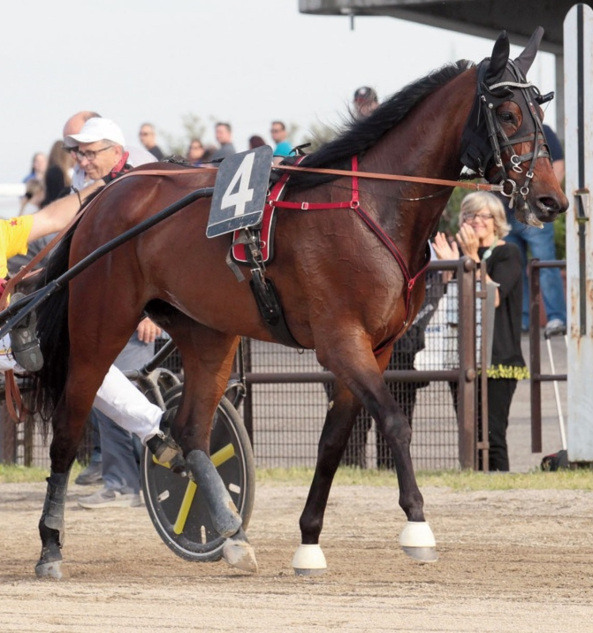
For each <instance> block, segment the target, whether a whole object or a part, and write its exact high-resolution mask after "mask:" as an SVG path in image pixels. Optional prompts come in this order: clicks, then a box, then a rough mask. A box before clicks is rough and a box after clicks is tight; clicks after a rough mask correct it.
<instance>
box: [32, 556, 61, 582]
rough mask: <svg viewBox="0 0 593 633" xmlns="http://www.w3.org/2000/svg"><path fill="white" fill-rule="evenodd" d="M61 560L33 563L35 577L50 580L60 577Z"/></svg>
mask: <svg viewBox="0 0 593 633" xmlns="http://www.w3.org/2000/svg"><path fill="white" fill-rule="evenodd" d="M61 567H62V561H61V560H55V561H52V562H51V563H42V562H39V563H37V565H35V575H36V576H37V578H49V579H50V580H60V579H61V578H62V570H61Z"/></svg>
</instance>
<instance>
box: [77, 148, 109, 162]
mask: <svg viewBox="0 0 593 633" xmlns="http://www.w3.org/2000/svg"><path fill="white" fill-rule="evenodd" d="M112 147H113V145H108V146H107V147H102V148H101V149H97V150H92V149H88V150H87V151H86V152H81V151H80V150H79V149H76V150H75V151H74V155H75V156H76V158H77V159H78V160H82V159H83V158H86V159H87V160H88V161H93V160H95V158H97V154H99V153H100V152H104V151H105V150H107V149H111V148H112Z"/></svg>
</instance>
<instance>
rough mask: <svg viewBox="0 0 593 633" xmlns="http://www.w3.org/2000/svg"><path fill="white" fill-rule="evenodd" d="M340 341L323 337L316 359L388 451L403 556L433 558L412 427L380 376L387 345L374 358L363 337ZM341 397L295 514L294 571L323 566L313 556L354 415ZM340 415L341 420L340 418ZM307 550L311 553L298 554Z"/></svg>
mask: <svg viewBox="0 0 593 633" xmlns="http://www.w3.org/2000/svg"><path fill="white" fill-rule="evenodd" d="M342 340H348V341H349V343H350V347H349V348H348V349H344V348H341V345H340V341H339V340H334V341H329V340H328V343H329V344H328V346H327V347H326V348H325V350H326V351H327V355H324V353H323V350H320V349H319V348H318V349H317V354H318V358H319V360H320V362H321V363H322V364H323V365H325V366H326V367H329V368H330V369H332V371H333V372H334V374H336V376H338V377H339V378H340V379H341V380H343V381H344V383H345V384H346V386H347V387H348V388H349V389H350V390H351V391H352V393H353V394H354V395H355V396H356V397H357V398H358V399H359V400H360V401H361V402H362V403H363V404H364V406H365V408H366V409H367V411H368V412H369V413H370V414H371V415H372V416H373V418H374V419H375V421H376V423H377V427H378V429H379V431H380V432H381V433H383V435H384V436H385V439H386V441H387V443H388V444H389V446H390V448H391V450H392V452H393V456H394V461H395V465H396V472H397V477H398V482H399V490H400V496H399V505H400V507H401V508H402V509H403V511H404V512H405V514H406V517H407V519H408V522H407V524H406V526H405V528H404V530H403V531H402V533H401V535H400V545H401V547H402V548H403V550H404V552H405V553H406V554H408V555H410V556H412V557H413V558H415V559H417V560H421V561H434V560H436V544H435V539H434V535H433V533H432V530H431V529H430V526H429V525H428V523H426V521H425V518H424V500H423V498H422V494H421V493H420V490H419V488H418V484H417V482H416V477H415V475H414V468H413V465H412V457H411V454H410V442H411V437H412V429H411V426H410V424H409V422H408V420H407V418H406V416H405V415H404V414H403V412H402V411H401V409H400V408H399V407H398V405H397V404H396V403H395V401H394V399H393V396H392V395H391V394H390V393H389V389H388V388H387V386H386V384H385V381H384V380H383V370H384V369H385V367H386V366H387V363H388V360H389V355H390V354H391V349H389V350H385V351H384V352H383V354H382V355H381V356H380V357H379V358H375V357H374V356H373V354H372V352H371V351H370V350H369V349H368V346H365V341H364V340H359V341H356V339H355V337H351V338H349V337H348V336H343V337H342ZM342 397H343V398H344V404H342V405H338V406H336V403H335V402H334V406H333V408H332V409H331V410H330V411H329V412H328V416H327V418H326V422H325V425H324V429H323V433H322V438H321V441H320V444H319V453H318V457H317V466H316V469H315V476H314V478H313V483H312V484H311V490H310V492H309V497H308V499H307V503H306V505H305V509H304V511H303V514H302V516H301V522H300V524H301V534H302V545H301V546H300V547H299V549H298V550H297V555H295V559H296V560H293V567H295V570H297V573H319V571H317V572H315V569H317V570H319V569H323V568H324V566H325V565H324V561H323V560H322V555H321V556H320V555H319V552H320V549H319V544H318V543H319V535H320V533H321V528H322V523H323V512H324V510H325V505H326V503H327V498H328V496H329V489H330V487H331V482H332V479H333V476H334V474H335V471H336V469H337V467H338V464H339V461H340V458H341V455H342V453H343V451H344V448H345V446H346V443H347V440H348V435H349V434H350V431H351V429H352V426H353V423H354V419H355V414H354V416H352V415H350V413H349V410H348V406H347V404H346V403H347V398H346V396H342ZM334 409H335V413H334V412H333V411H334ZM345 414H347V415H345ZM341 416H344V418H343V419H341V420H340V419H339V418H340V417H341ZM303 546H306V547H303ZM311 546H313V547H311ZM307 550H309V551H310V552H311V554H310V555H309V556H308V557H305V556H303V557H300V555H301V553H303V552H306V551H307ZM309 559H310V560H309ZM316 564H317V567H315V565H316ZM301 565H302V566H301ZM308 565H309V567H307V566H308ZM298 570H300V571H298Z"/></svg>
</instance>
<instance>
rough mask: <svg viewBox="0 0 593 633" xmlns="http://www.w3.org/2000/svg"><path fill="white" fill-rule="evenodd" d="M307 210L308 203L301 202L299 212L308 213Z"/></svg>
mask: <svg viewBox="0 0 593 633" xmlns="http://www.w3.org/2000/svg"><path fill="white" fill-rule="evenodd" d="M308 210H309V203H308V202H301V211H308Z"/></svg>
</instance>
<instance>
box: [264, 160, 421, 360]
mask: <svg viewBox="0 0 593 633" xmlns="http://www.w3.org/2000/svg"><path fill="white" fill-rule="evenodd" d="M358 173H359V172H358V156H353V157H352V172H351V175H352V198H351V200H350V201H349V202H286V201H284V200H282V201H270V204H271V205H272V206H274V207H277V208H281V209H297V210H300V211H319V210H322V209H352V210H353V211H354V212H355V213H356V214H357V215H358V216H359V217H360V219H361V220H362V221H363V222H364V223H365V224H366V225H367V226H368V227H369V228H370V229H371V231H372V232H373V233H374V234H375V235H376V236H377V237H378V238H379V239H380V240H381V242H383V244H384V246H385V247H386V248H387V250H388V251H389V252H390V253H391V254H392V255H393V258H394V259H395V261H396V262H397V263H398V265H399V267H400V270H401V271H402V274H403V276H404V305H405V310H406V312H405V317H404V322H403V325H402V328H404V327H405V326H406V325H407V321H408V316H409V313H410V297H411V295H412V290H413V288H414V285H415V284H416V281H417V280H418V278H419V277H420V276H421V275H422V274H423V273H424V272H425V270H426V268H427V266H428V264H429V262H430V254H429V250H428V249H427V256H426V261H425V263H424V265H423V266H422V268H421V269H420V270H419V271H418V272H417V273H416V274H415V275H414V276H412V275H411V274H410V271H409V269H408V266H407V264H406V262H405V259H404V257H403V255H402V253H401V251H400V250H399V248H398V247H397V244H395V242H394V241H393V240H392V239H391V238H390V237H389V235H387V233H385V231H384V230H383V229H382V228H381V227H380V226H379V225H378V224H377V223H376V222H375V220H373V218H372V217H371V216H370V215H369V214H368V213H367V212H366V211H364V210H363V209H362V208H361V206H360V199H359V190H358ZM400 331H401V329H400ZM398 334H399V332H397V334H395V335H394V336H392V337H391V338H389V339H388V340H387V341H384V342H383V343H381V344H380V346H379V347H378V348H377V349H376V350H374V353H375V355H378V354H380V353H381V351H383V350H384V349H385V347H387V346H388V345H390V344H391V343H393V341H394V340H395V339H396V338H397V336H398Z"/></svg>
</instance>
